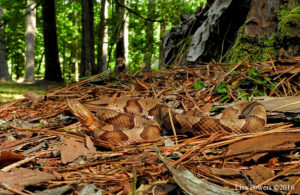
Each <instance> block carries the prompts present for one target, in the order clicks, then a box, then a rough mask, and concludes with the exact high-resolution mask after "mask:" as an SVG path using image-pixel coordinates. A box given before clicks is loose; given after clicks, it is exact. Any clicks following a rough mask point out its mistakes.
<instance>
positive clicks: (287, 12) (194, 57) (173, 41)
mask: <svg viewBox="0 0 300 195" xmlns="http://www.w3.org/2000/svg"><path fill="white" fill-rule="evenodd" d="M290 2H294V3H295V2H296V4H297V5H294V6H298V7H293V8H294V9H291V8H289V6H288V5H289V4H290ZM299 12H300V9H299V1H298V2H297V1H295V0H288V1H286V2H284V3H283V4H282V1H278V0H261V1H258V0H246V1H239V0H221V1H217V0H208V1H207V4H206V6H205V7H204V8H199V9H198V11H197V12H196V13H195V14H193V15H192V16H191V17H189V18H188V19H187V20H185V21H184V22H183V23H182V24H181V25H180V26H178V27H175V28H173V29H172V30H171V31H170V32H169V33H168V34H167V35H166V36H164V38H163V47H164V51H165V53H164V61H165V62H166V63H169V64H174V62H176V61H175V60H176V59H181V60H180V63H179V64H185V65H189V64H195V63H197V62H199V61H206V62H208V61H212V60H215V61H223V60H226V61H231V62H232V61H241V60H243V59H244V58H245V57H247V60H249V61H258V60H267V59H269V57H270V54H271V55H272V56H278V55H279V53H280V52H279V51H280V49H281V48H284V49H285V50H288V51H289V50H292V52H289V53H290V54H292V55H295V54H296V53H299V51H300V47H299V39H300V38H299V37H300V36H299V34H300V33H299V25H300V24H299V23H300V22H299V20H298V19H299V18H297V16H298V15H299ZM291 45H292V46H291ZM182 51H185V52H184V53H183V54H182ZM180 55H182V56H180Z"/></svg>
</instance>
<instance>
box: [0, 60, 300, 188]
mask: <svg viewBox="0 0 300 195" xmlns="http://www.w3.org/2000/svg"><path fill="white" fill-rule="evenodd" d="M299 72H300V59H299V57H294V58H292V59H284V60H270V61H265V62H257V63H239V64H221V63H210V64H202V65H201V66H195V67H182V68H177V69H172V70H160V71H158V72H148V73H142V72H139V73H135V74H123V75H121V76H120V77H119V78H116V77H115V76H114V75H111V74H107V75H104V74H98V75H95V76H92V77H91V78H89V79H87V80H83V81H80V82H77V83H74V84H70V85H67V86H66V87H62V88H58V89H54V90H50V91H48V92H47V93H46V94H44V95H37V94H34V93H33V92H28V93H26V94H25V95H24V96H25V99H19V100H13V101H11V102H7V103H2V104H0V165H1V171H0V186H1V188H0V193H6V194H30V193H36V194H43V193H55V194H63V193H67V194H86V193H88V194H132V193H134V194H174V193H177V194H180V193H182V192H183V191H184V192H185V193H187V194H199V193H200V192H201V193H202V194H239V193H244V194H247V193H252V194H270V193H281V194H299V193H300V179H299V175H300V153H299V152H300V150H299V147H300V141H299V140H300V128H299V107H300V103H299V86H300V83H299V80H300V79H299V78H300V76H299ZM246 86H248V88H247V87H246ZM249 86H251V87H249ZM128 95H130V96H134V97H151V98H154V99H157V100H159V101H161V102H164V103H166V104H167V105H168V106H170V107H172V108H173V109H176V110H178V111H183V112H186V113H193V114H198V115H201V114H202V115H208V114H209V111H210V110H212V113H211V114H213V113H216V112H218V111H219V109H220V108H222V107H226V106H227V105H228V104H226V103H228V102H238V101H241V100H245V98H246V99H247V98H249V99H251V100H253V99H257V100H258V101H260V102H261V103H262V104H264V105H265V106H266V108H267V111H268V124H267V125H266V127H265V131H263V132H257V133H247V134H241V135H224V134H221V133H214V134H211V135H203V136H197V137H189V136H187V135H177V136H175V135H169V136H163V137H162V138H161V139H158V140H150V141H144V142H140V143H134V144H131V145H126V146H120V147H116V148H114V149H113V150H112V149H107V148H105V147H102V146H103V144H100V145H99V143H97V142H95V140H92V139H91V138H90V137H89V136H88V134H87V133H86V131H85V130H86V129H85V127H83V126H82V125H81V124H80V123H79V122H78V121H77V120H76V119H75V117H73V116H72V115H71V113H70V111H69V110H68V106H67V103H66V102H67V101H68V100H76V101H80V102H81V103H83V104H84V105H85V106H86V107H87V108H88V109H89V110H91V111H92V112H95V111H97V109H101V108H103V104H109V103H110V102H113V101H114V98H116V97H119V96H128ZM257 96H259V97H257ZM269 96H272V97H269ZM175 140H176V141H175ZM155 145H156V147H155Z"/></svg>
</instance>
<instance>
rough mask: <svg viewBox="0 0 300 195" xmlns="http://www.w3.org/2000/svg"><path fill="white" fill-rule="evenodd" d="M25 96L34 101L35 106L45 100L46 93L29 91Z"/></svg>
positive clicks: (33, 105)
mask: <svg viewBox="0 0 300 195" xmlns="http://www.w3.org/2000/svg"><path fill="white" fill-rule="evenodd" d="M23 96H24V97H25V98H27V99H28V100H29V101H31V102H32V105H31V107H33V108H34V107H36V106H37V105H38V104H39V103H40V102H42V101H43V100H44V95H38V94H36V93H35V92H33V91H28V92H27V93H25V94H24V95H23Z"/></svg>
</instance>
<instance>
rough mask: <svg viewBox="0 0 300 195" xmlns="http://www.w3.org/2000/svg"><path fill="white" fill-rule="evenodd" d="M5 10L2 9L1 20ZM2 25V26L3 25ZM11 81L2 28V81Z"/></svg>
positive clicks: (0, 78)
mask: <svg viewBox="0 0 300 195" xmlns="http://www.w3.org/2000/svg"><path fill="white" fill-rule="evenodd" d="M3 14H4V13H3V9H2V8H1V7H0V18H1V17H2V16H3ZM1 25H2V24H1ZM8 80H11V78H10V76H9V73H8V66H7V61H6V54H5V44H4V27H3V26H2V27H1V28H0V81H8Z"/></svg>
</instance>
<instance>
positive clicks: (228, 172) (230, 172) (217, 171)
mask: <svg viewBox="0 0 300 195" xmlns="http://www.w3.org/2000/svg"><path fill="white" fill-rule="evenodd" d="M209 169H210V172H211V173H212V174H214V175H222V176H238V175H241V171H240V170H238V169H233V168H214V167H209Z"/></svg>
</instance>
